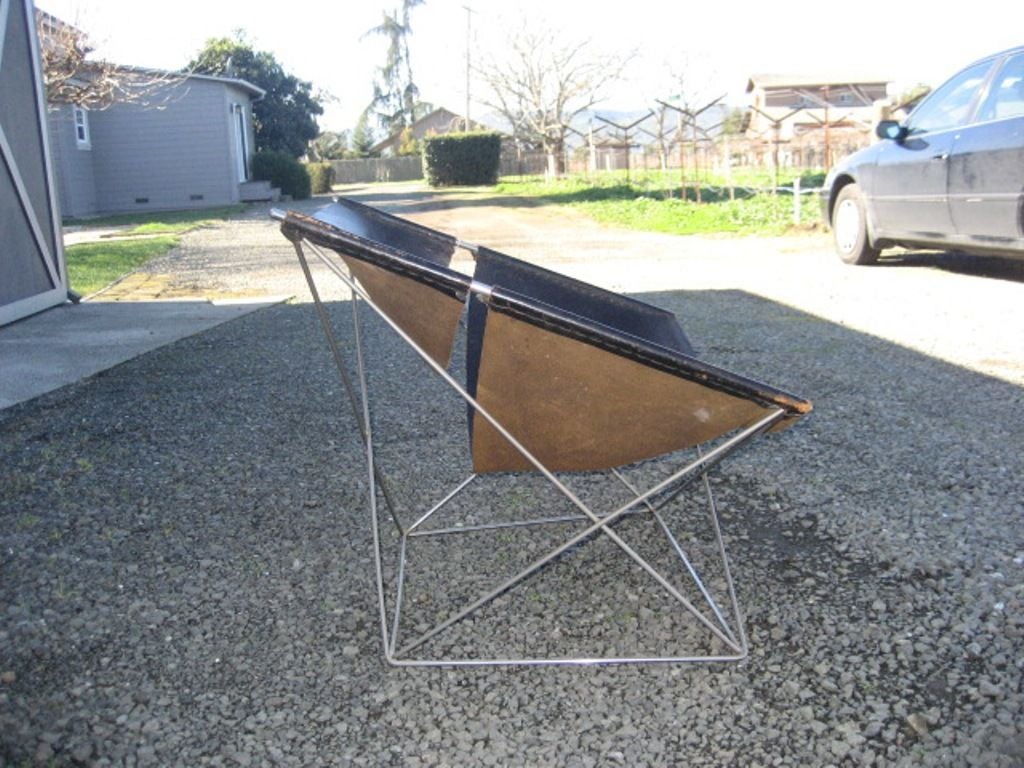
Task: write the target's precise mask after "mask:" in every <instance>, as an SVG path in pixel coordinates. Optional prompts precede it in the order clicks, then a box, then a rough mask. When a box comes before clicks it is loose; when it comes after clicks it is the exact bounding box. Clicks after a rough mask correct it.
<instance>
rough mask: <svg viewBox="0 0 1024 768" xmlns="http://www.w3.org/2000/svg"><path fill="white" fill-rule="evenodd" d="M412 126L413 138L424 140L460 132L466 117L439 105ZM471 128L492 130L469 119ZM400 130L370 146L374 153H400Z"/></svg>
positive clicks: (473, 129) (462, 129) (474, 129)
mask: <svg viewBox="0 0 1024 768" xmlns="http://www.w3.org/2000/svg"><path fill="white" fill-rule="evenodd" d="M410 128H411V129H412V138H413V139H415V140H416V141H423V139H424V138H426V137H427V136H442V135H444V134H446V133H458V132H460V131H465V130H466V118H464V117H462V116H461V115H457V114H455V113H454V112H451V111H449V110H447V109H445V108H444V107H438V108H437V109H435V110H434V111H433V112H431V113H430V114H427V115H424V116H423V117H421V118H420V119H419V120H417V121H416V122H414V123H413V124H412V125H411V126H410ZM469 130H471V131H487V130H490V128H488V127H487V126H485V125H483V124H481V123H476V122H473V121H472V120H470V121H469ZM403 132H404V129H403V131H398V132H396V133H393V134H391V135H390V136H388V137H387V138H386V139H384V140H383V141H381V142H378V143H377V144H375V145H374V146H372V147H371V148H370V152H371V153H372V154H379V155H394V154H397V153H398V148H399V147H400V146H401V144H402V133H403Z"/></svg>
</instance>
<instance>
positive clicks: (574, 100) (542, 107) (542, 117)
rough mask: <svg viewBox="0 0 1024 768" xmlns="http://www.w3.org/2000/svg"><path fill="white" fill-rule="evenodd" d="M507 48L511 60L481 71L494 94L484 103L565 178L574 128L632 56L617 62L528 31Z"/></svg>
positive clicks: (586, 44)
mask: <svg viewBox="0 0 1024 768" xmlns="http://www.w3.org/2000/svg"><path fill="white" fill-rule="evenodd" d="M506 42H507V46H508V50H509V58H508V59H507V60H503V61H500V62H499V61H497V60H495V59H493V58H492V59H490V60H486V61H484V62H483V63H482V64H481V65H479V66H478V67H477V69H476V71H477V74H478V75H479V76H480V78H481V79H482V80H483V81H484V83H486V85H487V86H488V88H489V89H490V92H491V97H490V98H489V99H484V100H483V103H485V104H486V105H487V106H489V107H491V108H492V109H495V110H497V111H498V112H500V113H501V115H502V116H503V117H504V118H505V119H506V120H508V122H509V123H511V125H512V128H513V133H514V135H515V137H516V138H517V139H518V140H519V141H521V142H523V143H525V144H527V145H533V146H538V147H541V148H543V150H544V152H545V153H546V154H547V156H548V169H549V171H550V172H552V173H553V174H556V175H560V174H562V173H564V172H565V138H566V134H567V132H568V130H569V125H570V123H571V122H572V120H573V118H574V117H576V116H577V115H579V114H580V113H581V112H583V111H584V110H586V109H589V108H590V107H592V106H593V105H594V104H596V103H597V102H598V101H599V100H600V99H601V90H602V88H604V87H605V86H606V85H608V84H609V83H611V82H613V81H614V80H616V79H617V78H618V77H619V76H620V74H621V73H622V69H623V67H624V66H625V65H626V63H627V62H628V61H629V59H630V58H631V56H632V54H629V55H627V56H624V57H621V58H619V59H618V60H616V59H613V58H612V57H607V56H602V55H600V54H598V53H597V52H595V51H593V49H592V48H591V45H590V41H589V40H580V41H577V42H570V41H566V40H564V39H563V35H561V34H557V35H556V33H555V32H553V31H551V30H550V29H534V28H530V27H527V26H525V25H524V26H523V27H522V28H521V29H520V30H519V31H518V32H515V33H513V34H512V35H511V37H510V38H508V40H507V41H506Z"/></svg>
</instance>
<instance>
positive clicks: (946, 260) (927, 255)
mask: <svg viewBox="0 0 1024 768" xmlns="http://www.w3.org/2000/svg"><path fill="white" fill-rule="evenodd" d="M878 266H880V267H889V268H896V267H932V268H934V269H941V270H944V271H946V272H954V273H956V274H958V275H974V276H976V277H989V278H995V279H997V280H1009V281H1012V282H1015V283H1024V259H1014V258H1011V257H1002V256H973V255H969V254H966V253H960V252H958V251H907V252H903V253H898V254H894V255H891V256H886V255H884V254H883V256H882V258H881V259H880V260H879V261H878Z"/></svg>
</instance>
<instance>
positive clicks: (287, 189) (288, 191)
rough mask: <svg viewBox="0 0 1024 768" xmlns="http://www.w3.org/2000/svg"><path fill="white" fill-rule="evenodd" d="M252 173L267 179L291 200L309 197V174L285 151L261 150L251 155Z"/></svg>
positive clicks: (256, 176)
mask: <svg viewBox="0 0 1024 768" xmlns="http://www.w3.org/2000/svg"><path fill="white" fill-rule="evenodd" d="M252 175H253V178H254V179H257V180H259V181H269V182H270V183H271V184H273V185H274V186H275V187H277V188H278V189H280V190H281V193H282V194H284V195H290V196H291V198H292V199H293V200H305V199H306V198H307V197H309V191H310V183H309V174H308V173H306V168H305V166H303V165H302V163H300V162H299V161H298V160H296V159H295V158H294V157H292V156H291V155H289V154H288V153H286V152H273V151H263V152H257V153H256V154H254V155H253V156H252Z"/></svg>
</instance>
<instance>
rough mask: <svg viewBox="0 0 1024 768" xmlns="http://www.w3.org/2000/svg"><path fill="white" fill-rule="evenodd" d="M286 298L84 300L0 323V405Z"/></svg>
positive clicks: (46, 389) (40, 393)
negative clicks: (17, 320) (17, 319)
mask: <svg viewBox="0 0 1024 768" xmlns="http://www.w3.org/2000/svg"><path fill="white" fill-rule="evenodd" d="M287 298H288V297H287V296H261V297H258V298H245V299H228V300H216V301H207V300H205V299H186V298H181V299H175V300H169V301H117V302H83V303H81V304H78V305H72V304H66V305H63V306H60V307H55V308H54V309H51V310H48V311H46V312H43V313H40V314H38V315H35V316H33V317H29V318H26V319H24V320H21V321H19V322H17V323H14V324H13V325H8V326H3V327H0V409H3V408H8V407H10V406H12V405H15V404H16V403H20V402H23V401H25V400H30V399H31V398H33V397H38V396H39V395H42V394H45V393H46V392H50V391H52V390H55V389H59V388H60V387H63V386H65V385H67V384H71V383H73V382H75V381H78V380H80V379H83V378H86V377H88V376H92V375H94V374H96V373H98V372H100V371H103V370H106V369H107V368H112V367H113V366H115V365H117V364H119V363H123V362H124V361H126V360H130V359H131V358H133V357H137V356H138V355H141V354H143V353H145V352H149V351H150V350H153V349H156V348H157V347H161V346H163V345H165V344H170V343H171V342H174V341H177V340H178V339H182V338H185V337H186V336H191V335H192V334H195V333H200V332H201V331H205V330H207V329H209V328H213V327H214V326H217V325H220V324H221V323H224V322H227V321H229V320H234V319H236V318H239V317H241V316H243V315H246V314H248V313H250V312H254V311H256V310H258V309H261V308H263V307H268V306H271V305H273V304H278V303H280V302H282V301H285V300H287Z"/></svg>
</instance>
